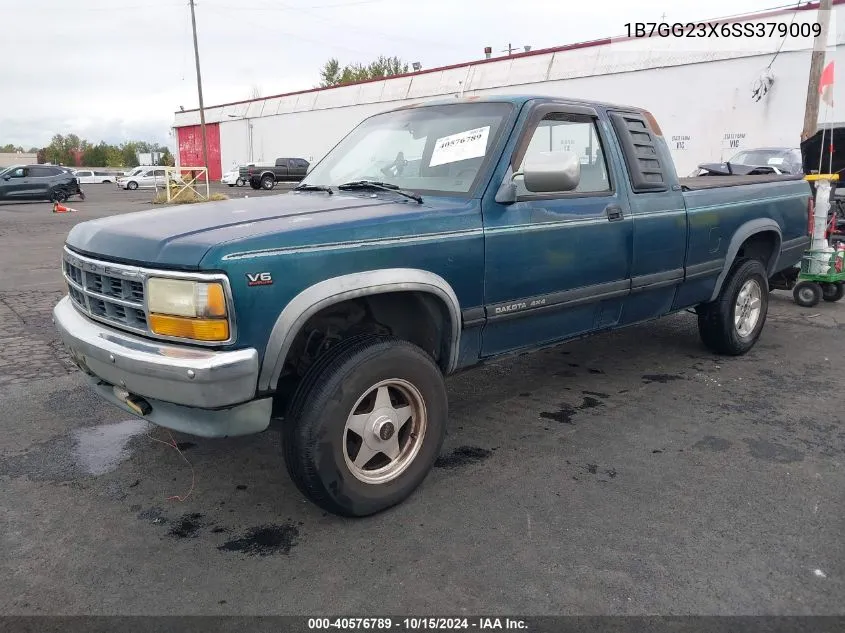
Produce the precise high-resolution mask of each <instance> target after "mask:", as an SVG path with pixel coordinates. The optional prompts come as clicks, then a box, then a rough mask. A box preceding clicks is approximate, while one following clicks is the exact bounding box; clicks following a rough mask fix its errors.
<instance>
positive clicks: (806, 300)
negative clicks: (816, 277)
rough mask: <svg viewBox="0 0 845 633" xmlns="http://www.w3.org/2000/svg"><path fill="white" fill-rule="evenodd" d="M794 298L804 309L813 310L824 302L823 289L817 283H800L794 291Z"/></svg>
mask: <svg viewBox="0 0 845 633" xmlns="http://www.w3.org/2000/svg"><path fill="white" fill-rule="evenodd" d="M792 298H793V299H795V303H797V304H798V305H799V306H801V307H802V308H812V307H813V306H814V305H816V304H818V302H819V301H821V300H822V287H821V286H820V285H819V284H817V283H816V282H815V281H799V282H798V284H796V286H795V288H794V289H793V290H792Z"/></svg>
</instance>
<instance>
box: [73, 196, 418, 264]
mask: <svg viewBox="0 0 845 633" xmlns="http://www.w3.org/2000/svg"><path fill="white" fill-rule="evenodd" d="M414 206H415V207H416V205H414ZM416 208H417V209H420V208H419V207H416ZM408 211H409V205H407V204H404V203H403V202H396V201H393V200H391V199H389V198H387V197H386V198H373V197H370V196H361V195H345V194H343V193H335V195H327V194H325V193H302V194H298V193H286V194H280V195H277V196H264V197H260V198H250V199H236V200H224V201H220V202H207V203H202V204H189V205H176V206H171V207H165V208H162V209H154V210H150V211H139V212H136V213H130V214H125V215H115V216H111V217H108V218H102V219H98V220H91V221H88V222H83V223H80V224H77V225H76V226H75V227H74V228H73V229H72V230H71V232H70V234H69V235H68V237H67V245H68V246H69V247H70V248H71V249H73V250H75V251H78V252H79V253H81V254H84V255H89V256H91V257H100V258H103V259H108V260H112V261H116V262H123V263H129V264H141V265H147V266H153V267H155V266H159V267H168V268H176V269H186V270H191V269H196V268H198V267H199V264H200V261H201V260H202V258H203V256H204V255H205V254H206V252H208V250H209V249H210V248H211V247H212V246H215V245H220V244H223V243H225V242H229V241H238V240H243V239H245V238H249V237H252V236H256V235H266V234H268V233H272V234H277V233H278V234H284V233H287V232H290V231H294V230H299V229H300V228H302V229H305V228H308V229H315V228H319V227H321V226H322V227H325V226H333V227H337V225H338V224H345V223H347V222H356V221H361V220H366V219H375V218H378V217H382V216H392V217H394V218H395V217H396V216H397V215H401V214H402V213H403V212H405V213H408ZM280 239H283V238H282V237H281V236H280Z"/></svg>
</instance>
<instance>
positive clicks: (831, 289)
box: [822, 281, 845, 303]
mask: <svg viewBox="0 0 845 633" xmlns="http://www.w3.org/2000/svg"><path fill="white" fill-rule="evenodd" d="M842 297H845V284H843V283H842V282H841V281H837V282H834V283H832V284H822V299H824V300H825V301H829V302H830V303H833V302H836V301H839V300H840V299H841V298H842Z"/></svg>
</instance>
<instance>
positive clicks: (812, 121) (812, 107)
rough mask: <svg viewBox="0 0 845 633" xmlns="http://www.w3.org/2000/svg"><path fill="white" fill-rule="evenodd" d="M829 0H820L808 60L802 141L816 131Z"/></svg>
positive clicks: (828, 21)
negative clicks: (808, 73) (808, 70)
mask: <svg viewBox="0 0 845 633" xmlns="http://www.w3.org/2000/svg"><path fill="white" fill-rule="evenodd" d="M831 4H832V3H831V0H820V2H819V17H818V20H817V23H818V24H819V26H820V27H821V30H820V32H819V35H818V37H816V38H815V39H814V40H813V56H812V58H811V60H810V80H809V82H808V84H807V104H806V105H805V106H804V130H803V131H802V132H801V140H802V141H804V140H806V139H808V138H810V137H811V136H812V135H813V134H815V133H816V128H817V127H818V124H819V100H820V95H819V82H820V81H821V76H822V70H823V69H824V60H825V50H826V49H827V34H828V31H829V30H830V14H831V10H830V9H831Z"/></svg>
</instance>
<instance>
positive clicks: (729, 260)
mask: <svg viewBox="0 0 845 633" xmlns="http://www.w3.org/2000/svg"><path fill="white" fill-rule="evenodd" d="M766 232H773V233H775V234H776V235H777V244H776V245H775V250H774V252H773V253H772V256H771V258H770V259H769V262H768V264H767V265H766V272H767V273H768V274H769V275H770V276H771V274H772V272H773V271H774V268H775V266H776V265H777V262H778V259H779V258H780V247H781V243H782V242H783V237H782V235H781V232H780V226H778V223H777V222H775V221H774V220H772V219H770V218H758V219H756V220H751V221H750V222H746V223H745V224H743V225H742V226H740V227H739V228H738V229H737V230H736V233H734V235H733V237H732V238H731V241H730V244H728V251H727V253H726V254H725V266H724V268H722V272H721V273H719V277H718V278H717V279H716V287H715V288H713V294H712V295H711V296H710V301H715V299H716V297H718V296H719V292H720V291H721V290H722V284H723V283H725V278H726V277H727V276H728V273H729V272H730V270H731V267H732V266H733V265H734V260H735V259H736V254H737V253H738V252H739V247H740V246H742V243H743V242H744V241H745V240H747V239H748V238H749V237H751V236H752V235H756V234H757V233H766Z"/></svg>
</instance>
